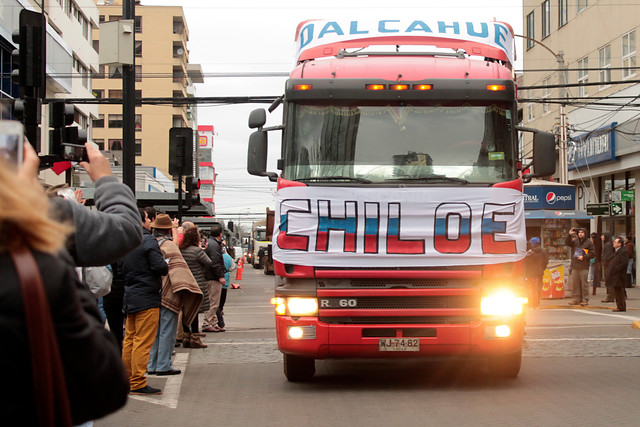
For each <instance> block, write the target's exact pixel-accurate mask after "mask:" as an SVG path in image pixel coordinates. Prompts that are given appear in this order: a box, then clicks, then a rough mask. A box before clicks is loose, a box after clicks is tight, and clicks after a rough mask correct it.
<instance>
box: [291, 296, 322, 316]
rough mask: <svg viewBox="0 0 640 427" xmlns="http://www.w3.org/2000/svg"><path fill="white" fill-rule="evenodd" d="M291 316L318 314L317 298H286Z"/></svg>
mask: <svg viewBox="0 0 640 427" xmlns="http://www.w3.org/2000/svg"><path fill="white" fill-rule="evenodd" d="M287 306H288V308H289V314H290V315H291V316H315V315H316V314H318V300H317V299H315V298H287Z"/></svg>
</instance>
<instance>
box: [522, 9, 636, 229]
mask: <svg viewBox="0 0 640 427" xmlns="http://www.w3.org/2000/svg"><path fill="white" fill-rule="evenodd" d="M523 15H524V16H523V23H524V26H523V28H524V36H526V37H527V38H526V39H525V42H524V46H525V49H524V55H523V57H524V73H523V77H522V80H521V83H520V85H521V86H520V87H521V91H520V99H521V102H522V108H523V122H524V125H525V126H527V127H532V128H537V129H541V130H545V131H551V132H554V133H555V134H556V135H557V136H558V141H559V145H561V142H562V134H563V132H562V131H563V128H564V130H565V131H566V153H567V154H566V156H567V157H566V158H567V165H566V170H567V175H566V176H567V178H568V183H569V184H572V185H574V186H575V188H576V197H575V199H576V208H577V209H580V210H587V208H588V206H587V205H592V204H596V203H609V202H615V203H613V204H612V205H611V214H606V213H605V214H603V215H595V216H594V218H593V219H591V220H590V223H589V225H590V228H591V231H600V232H601V231H609V232H612V233H614V234H621V235H633V236H635V232H636V229H637V227H638V224H637V220H636V216H635V210H636V208H637V206H638V201H637V199H634V200H630V199H632V198H633V191H634V190H635V180H636V175H638V172H639V171H640V144H639V142H640V133H639V131H640V116H639V115H638V113H637V111H636V109H637V108H636V105H637V104H638V98H639V97H640V84H639V83H638V80H640V79H639V78H638V77H639V75H640V73H638V69H637V67H636V36H637V35H640V6H639V5H638V4H637V3H636V2H633V1H627V0H577V1H568V0H544V1H543V0H524V1H523ZM563 113H565V114H564V115H563ZM563 116H564V117H563ZM528 138H529V139H530V138H531V137H530V136H529V137H528ZM524 147H525V148H524V153H525V156H524V157H527V152H528V150H530V144H528V141H526V140H525V144H524ZM562 153H563V151H562V150H560V151H559V154H562ZM558 165H559V167H563V162H558ZM557 175H558V176H560V175H559V174H557ZM556 180H557V178H556ZM621 191H622V192H621ZM625 191H626V192H625ZM621 195H623V196H622V197H621ZM619 199H622V200H619ZM574 224H575V223H574Z"/></svg>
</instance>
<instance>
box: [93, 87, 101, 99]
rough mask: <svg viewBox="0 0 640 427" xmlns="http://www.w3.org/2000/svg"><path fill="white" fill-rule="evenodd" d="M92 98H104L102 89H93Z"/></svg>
mask: <svg viewBox="0 0 640 427" xmlns="http://www.w3.org/2000/svg"><path fill="white" fill-rule="evenodd" d="M93 96H95V97H96V99H102V98H104V89H94V90H93Z"/></svg>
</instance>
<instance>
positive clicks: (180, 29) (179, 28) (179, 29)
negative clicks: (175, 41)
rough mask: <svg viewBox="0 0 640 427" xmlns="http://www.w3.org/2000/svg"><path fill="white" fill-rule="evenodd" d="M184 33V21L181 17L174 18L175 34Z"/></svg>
mask: <svg viewBox="0 0 640 427" xmlns="http://www.w3.org/2000/svg"><path fill="white" fill-rule="evenodd" d="M182 33H184V21H183V20H182V17H181V16H174V17H173V34H182Z"/></svg>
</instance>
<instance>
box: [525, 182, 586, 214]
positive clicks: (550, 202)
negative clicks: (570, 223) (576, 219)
mask: <svg viewBox="0 0 640 427" xmlns="http://www.w3.org/2000/svg"><path fill="white" fill-rule="evenodd" d="M575 196H576V189H575V187H573V186H560V185H541V186H534V185H526V186H525V187H524V208H525V209H526V210H532V209H554V210H573V209H575V206H576V203H575Z"/></svg>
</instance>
